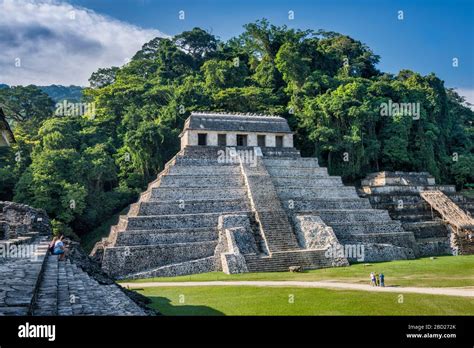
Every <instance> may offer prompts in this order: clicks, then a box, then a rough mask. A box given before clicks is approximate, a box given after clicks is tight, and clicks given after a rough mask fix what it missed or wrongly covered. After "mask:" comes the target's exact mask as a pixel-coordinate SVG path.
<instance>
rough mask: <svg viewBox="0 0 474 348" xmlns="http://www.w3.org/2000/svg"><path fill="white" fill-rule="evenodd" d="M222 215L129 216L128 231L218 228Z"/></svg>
mask: <svg viewBox="0 0 474 348" xmlns="http://www.w3.org/2000/svg"><path fill="white" fill-rule="evenodd" d="M220 215H221V214H220V213H208V214H181V215H149V216H129V217H128V218H127V220H128V221H127V226H126V230H127V231H131V230H150V229H173V228H204V227H212V228H214V227H217V223H218V219H219V216H220Z"/></svg>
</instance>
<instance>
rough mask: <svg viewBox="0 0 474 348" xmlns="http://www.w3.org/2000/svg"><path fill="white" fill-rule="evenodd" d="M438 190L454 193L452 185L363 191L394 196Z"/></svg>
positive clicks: (395, 187) (397, 186)
mask: <svg viewBox="0 0 474 348" xmlns="http://www.w3.org/2000/svg"><path fill="white" fill-rule="evenodd" d="M435 189H436V190H439V191H442V192H446V193H448V194H449V193H456V186H454V185H435V186H433V185H394V186H364V187H363V190H364V191H365V192H366V193H370V194H372V195H396V194H398V193H400V194H406V193H412V194H419V193H420V192H422V191H429V190H435Z"/></svg>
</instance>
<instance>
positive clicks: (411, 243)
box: [337, 232, 416, 261]
mask: <svg viewBox="0 0 474 348" xmlns="http://www.w3.org/2000/svg"><path fill="white" fill-rule="evenodd" d="M337 238H338V239H339V242H340V243H341V244H342V245H347V244H351V245H358V244H363V245H365V244H369V245H373V244H391V245H393V246H397V247H403V248H408V249H411V250H412V251H411V253H412V256H413V257H414V256H415V254H414V250H416V241H415V237H414V236H413V233H412V232H393V233H392V232H390V233H387V232H380V233H379V232H374V233H365V234H344V235H337ZM387 256H390V255H387ZM388 260H390V257H388V258H387V261H388Z"/></svg>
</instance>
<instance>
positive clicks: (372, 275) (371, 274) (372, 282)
mask: <svg viewBox="0 0 474 348" xmlns="http://www.w3.org/2000/svg"><path fill="white" fill-rule="evenodd" d="M370 282H371V284H372V286H375V285H376V283H375V274H374V272H371V273H370Z"/></svg>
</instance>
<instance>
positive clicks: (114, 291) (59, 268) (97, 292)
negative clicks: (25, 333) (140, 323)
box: [33, 255, 144, 316]
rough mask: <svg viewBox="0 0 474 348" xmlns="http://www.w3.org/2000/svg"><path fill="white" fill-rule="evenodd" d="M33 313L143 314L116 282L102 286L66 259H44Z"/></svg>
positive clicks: (53, 257)
mask: <svg viewBox="0 0 474 348" xmlns="http://www.w3.org/2000/svg"><path fill="white" fill-rule="evenodd" d="M33 314H34V315H41V316H45V315H60V316H63V315H65V316H70V315H144V312H143V310H142V309H141V308H140V307H138V305H137V304H135V303H134V302H133V301H132V300H131V299H130V298H128V297H127V296H126V295H125V294H124V293H123V292H122V291H121V290H120V288H119V287H118V286H117V285H115V284H111V285H102V284H99V283H98V282H97V281H96V280H95V279H93V278H91V277H90V276H89V275H88V274H87V273H86V272H84V271H83V270H82V269H81V268H80V267H77V266H76V265H75V264H72V263H71V262H70V261H69V260H65V261H58V258H57V256H55V255H50V256H49V257H48V259H47V262H46V265H45V270H44V274H43V277H42V279H41V285H40V288H39V291H38V296H37V300H36V303H35V307H34V312H33Z"/></svg>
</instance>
